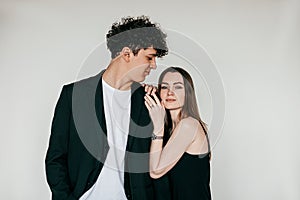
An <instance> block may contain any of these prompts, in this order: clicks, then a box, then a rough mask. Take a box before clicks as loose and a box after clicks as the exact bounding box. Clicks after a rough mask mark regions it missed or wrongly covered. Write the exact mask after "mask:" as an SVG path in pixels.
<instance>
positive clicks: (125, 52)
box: [121, 47, 132, 62]
mask: <svg viewBox="0 0 300 200" xmlns="http://www.w3.org/2000/svg"><path fill="white" fill-rule="evenodd" d="M131 53H132V52H131V49H130V48H129V47H124V48H123V49H122V51H121V57H122V58H123V59H124V60H125V61H126V62H129V61H130V56H131V55H130V54H131Z"/></svg>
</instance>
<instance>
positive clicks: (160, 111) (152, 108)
mask: <svg viewBox="0 0 300 200" xmlns="http://www.w3.org/2000/svg"><path fill="white" fill-rule="evenodd" d="M150 95H151V96H152V97H153V98H152V97H151V96H150ZM150 95H149V94H148V93H147V94H145V97H144V99H145V102H144V103H145V105H146V107H147V109H148V111H149V114H150V117H151V119H152V122H153V126H154V130H153V133H154V134H155V135H162V134H163V131H162V130H163V128H164V122H165V115H166V111H165V107H164V105H163V103H162V102H160V100H159V98H158V97H157V96H156V94H155V92H154V91H153V90H152V92H151V94H150Z"/></svg>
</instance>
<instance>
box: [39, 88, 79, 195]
mask: <svg viewBox="0 0 300 200" xmlns="http://www.w3.org/2000/svg"><path fill="white" fill-rule="evenodd" d="M70 117H71V102H70V101H69V99H68V96H67V87H66V86H64V87H63V89H62V92H61V94H60V97H59V99H58V102H57V104H56V107H55V112H54V117H53V120H52V126H51V136H50V141H49V147H48V151H47V155H46V160H45V164H46V175H47V182H48V184H49V187H50V189H51V191H52V199H53V200H59V199H61V200H62V199H75V198H74V197H72V195H71V192H72V191H71V188H70V180H69V174H68V162H67V156H68V142H69V141H68V138H69V137H68V136H69V125H70Z"/></svg>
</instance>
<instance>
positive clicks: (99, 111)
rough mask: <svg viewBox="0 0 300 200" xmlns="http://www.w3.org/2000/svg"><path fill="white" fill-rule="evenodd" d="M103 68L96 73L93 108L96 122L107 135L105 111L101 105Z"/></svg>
mask: <svg viewBox="0 0 300 200" xmlns="http://www.w3.org/2000/svg"><path fill="white" fill-rule="evenodd" d="M104 71H105V70H103V71H101V72H100V74H99V75H98V77H99V81H98V85H97V89H96V94H95V110H96V115H97V119H98V122H99V124H100V126H101V128H102V130H103V133H104V134H105V135H106V136H107V129H106V120H105V113H104V105H103V87H102V75H103V73H104Z"/></svg>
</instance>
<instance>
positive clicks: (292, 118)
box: [0, 0, 300, 200]
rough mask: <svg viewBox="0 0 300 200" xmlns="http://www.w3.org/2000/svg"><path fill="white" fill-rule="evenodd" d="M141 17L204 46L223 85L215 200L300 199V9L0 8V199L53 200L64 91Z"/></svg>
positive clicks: (7, 4) (200, 5) (225, 4)
mask: <svg viewBox="0 0 300 200" xmlns="http://www.w3.org/2000/svg"><path fill="white" fill-rule="evenodd" d="M141 14H146V15H149V16H150V17H151V19H152V20H153V21H157V22H159V23H160V24H161V26H162V27H164V28H169V29H173V30H177V31H179V32H181V33H184V34H186V35H187V36H189V37H190V38H192V39H193V40H195V41H196V42H197V43H199V44H201V45H203V46H204V47H205V49H206V50H207V52H208V53H209V55H210V56H211V58H212V59H213V60H214V62H215V64H216V66H217V67H218V69H219V72H220V75H221V77H222V79H223V82H224V86H225V92H226V119H225V123H224V128H223V132H222V136H221V138H220V140H219V141H218V143H217V145H216V146H215V148H214V150H213V160H212V177H211V188H212V194H213V197H214V199H222V200H253V199H255V200H256V199H262V200H282V199H285V200H297V199H300V190H299V188H300V172H299V169H300V160H299V158H300V151H299V150H298V149H297V146H298V145H299V143H300V142H299V140H300V126H299V122H298V120H299V113H300V78H299V75H300V65H299V64H300V55H299V54H300V53H299V52H300V37H299V35H300V2H299V1H297V0H294V1H293V0H285V1H284V0H273V1H271V0H244V1H242V0H240V1H234V0H227V1H221V0H211V1H204V0H199V1H191V0H185V1H178V2H175V1H168V2H167V1H158V0H151V1H112V2H110V3H108V2H106V3H103V2H100V1H66V0H60V1H58V0H53V1H37V0H36V1H34V0H27V1H16V0H14V1H13V0H10V1H8V0H6V1H5V0H0V77H1V78H0V89H1V90H0V92H1V97H0V99H1V103H0V113H1V114H0V122H1V126H0V132H1V145H0V159H1V164H0V173H1V174H0V177H1V178H0V199H8V200H10V199H13V200H17V199H18V200H23V199H30V200H40V199H50V191H49V189H48V186H47V183H46V179H45V172H44V171H45V170H44V157H45V152H46V149H47V145H48V139H49V129H50V123H51V119H52V115H53V109H54V106H55V104H56V100H57V98H58V94H59V92H60V89H61V86H62V85H63V84H65V83H68V82H72V81H74V80H75V79H76V76H77V73H78V72H79V70H80V65H81V63H82V62H83V60H84V59H85V58H86V56H87V55H88V54H89V52H90V51H91V50H92V49H93V48H95V46H96V45H98V44H99V43H101V42H103V41H104V38H105V34H106V32H107V30H108V29H109V26H110V25H111V24H112V23H113V22H114V21H116V20H118V19H119V18H120V17H122V16H128V15H133V16H135V15H141ZM99 59H102V58H101V55H99ZM165 59H167V58H165ZM204 114H205V113H204Z"/></svg>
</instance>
